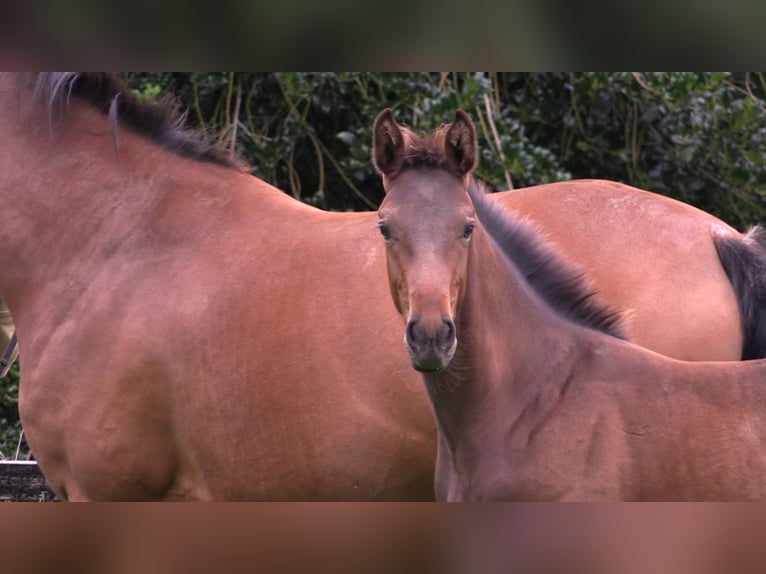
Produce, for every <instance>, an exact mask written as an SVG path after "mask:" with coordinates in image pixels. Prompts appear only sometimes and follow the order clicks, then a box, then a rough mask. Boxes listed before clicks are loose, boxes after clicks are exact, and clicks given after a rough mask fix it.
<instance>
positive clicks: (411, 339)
mask: <svg viewBox="0 0 766 574" xmlns="http://www.w3.org/2000/svg"><path fill="white" fill-rule="evenodd" d="M417 323H418V320H417V318H414V319H412V320H410V321H409V322H408V323H407V331H406V336H407V344H409V345H410V347H414V346H415V337H416V334H415V326H416V325H417Z"/></svg>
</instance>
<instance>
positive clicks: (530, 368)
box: [424, 229, 588, 457]
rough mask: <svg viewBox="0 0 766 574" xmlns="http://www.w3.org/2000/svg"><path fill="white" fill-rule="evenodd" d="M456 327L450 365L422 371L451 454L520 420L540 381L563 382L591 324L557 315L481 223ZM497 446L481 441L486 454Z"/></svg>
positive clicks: (471, 255) (474, 242)
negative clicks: (496, 423) (437, 370)
mask: <svg viewBox="0 0 766 574" xmlns="http://www.w3.org/2000/svg"><path fill="white" fill-rule="evenodd" d="M456 331H457V339H458V345H457V350H456V353H455V357H454V358H453V360H452V362H451V363H450V365H449V367H448V368H447V369H446V370H445V371H444V372H443V373H436V374H429V375H425V377H424V378H425V382H426V387H427V389H428V393H429V396H430V398H431V401H432V403H433V405H434V411H435V414H436V418H437V422H438V425H439V430H440V434H441V435H442V437H441V438H442V439H443V440H444V441H445V444H444V446H445V447H447V448H448V449H449V451H450V453H451V455H452V456H453V457H455V456H457V457H459V456H460V452H459V451H460V448H461V443H462V444H480V443H484V441H486V438H487V437H488V436H490V435H495V436H499V435H497V429H495V430H490V429H489V427H488V426H487V425H489V424H492V423H490V421H505V422H507V421H512V420H514V419H515V418H518V417H519V416H520V413H521V412H522V411H524V409H525V408H526V407H527V405H528V404H529V403H530V402H532V401H535V400H536V397H537V396H538V395H539V394H540V393H541V392H542V389H541V385H540V383H539V381H541V380H545V381H548V382H546V386H547V387H548V388H550V386H551V385H553V386H555V385H556V384H557V383H558V382H560V383H561V384H563V383H564V381H565V377H561V381H558V379H557V374H558V373H561V374H564V373H566V372H567V369H569V368H570V365H571V363H572V361H573V356H575V355H576V353H577V348H578V345H579V342H578V341H579V339H578V337H580V336H582V335H583V331H585V332H586V333H587V331H588V330H587V329H583V328H581V327H578V326H576V325H574V324H572V323H570V322H569V321H568V320H566V319H563V318H561V317H560V316H559V315H558V314H557V313H555V312H554V311H553V310H552V309H551V308H550V307H549V306H548V305H547V304H546V303H545V302H543V300H542V299H541V298H540V296H539V295H537V293H536V292H535V291H534V290H533V289H532V288H531V287H530V286H529V284H528V283H527V282H526V280H525V279H524V278H523V276H522V275H521V273H520V272H519V271H518V270H517V269H516V268H515V267H514V266H513V265H512V264H510V263H509V262H508V261H507V260H506V259H505V256H504V255H503V254H502V253H500V251H499V250H498V249H496V248H495V246H494V244H493V243H492V241H491V239H490V238H489V237H488V236H487V235H486V234H485V233H484V231H483V230H481V229H477V230H476V232H475V234H474V238H473V239H472V245H471V252H470V255H469V262H468V278H467V283H466V292H465V297H464V299H463V301H462V303H461V305H460V308H459V310H458V315H457V317H456ZM465 421H470V424H464V422H465ZM477 421H483V422H479V423H477ZM466 428H470V429H472V433H473V435H469V434H468V433H467V432H466ZM500 432H501V433H502V432H503V431H500ZM491 448H492V447H491V446H490V445H486V444H483V446H482V449H483V451H485V452H486V451H487V449H491ZM440 456H441V455H440Z"/></svg>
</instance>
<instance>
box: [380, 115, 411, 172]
mask: <svg viewBox="0 0 766 574" xmlns="http://www.w3.org/2000/svg"><path fill="white" fill-rule="evenodd" d="M403 151H404V136H403V135H402V130H401V129H399V125H398V124H397V123H396V121H395V120H394V114H393V112H391V108H386V109H385V110H383V111H382V112H380V114H378V117H377V118H375V123H374V124H373V126H372V165H373V166H374V167H375V170H376V171H377V172H378V173H379V174H380V175H385V176H388V177H394V176H395V175H396V174H397V173H399V170H400V169H401V168H402V163H403V161H402V152H403Z"/></svg>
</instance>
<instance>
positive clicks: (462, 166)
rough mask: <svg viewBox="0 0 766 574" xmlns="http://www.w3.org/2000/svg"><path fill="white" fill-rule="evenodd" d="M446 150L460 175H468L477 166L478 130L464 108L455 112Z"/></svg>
mask: <svg viewBox="0 0 766 574" xmlns="http://www.w3.org/2000/svg"><path fill="white" fill-rule="evenodd" d="M444 151H445V153H446V154H447V159H448V160H449V162H450V163H451V164H452V166H453V167H454V168H455V170H457V172H458V174H459V175H461V176H464V175H467V174H468V173H470V172H472V171H473V170H474V168H476V131H475V130H474V129H473V122H472V121H471V118H470V117H468V114H467V113H465V112H464V111H463V110H457V111H456V112H455V121H454V122H452V125H451V126H450V128H449V130H448V131H447V137H446V138H445V140H444Z"/></svg>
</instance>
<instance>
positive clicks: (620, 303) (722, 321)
mask: <svg viewBox="0 0 766 574" xmlns="http://www.w3.org/2000/svg"><path fill="white" fill-rule="evenodd" d="M491 197H492V198H493V199H496V200H497V201H499V202H501V203H502V204H503V205H504V206H505V207H506V208H510V209H512V210H513V211H514V212H515V213H517V214H519V215H521V216H524V217H527V218H528V219H530V220H531V221H532V222H534V223H537V224H538V225H539V227H540V229H541V230H542V232H543V233H544V235H545V236H546V238H547V239H548V240H550V241H551V242H552V243H554V244H555V245H556V247H557V249H558V250H559V251H560V252H561V253H562V254H563V255H564V256H565V257H566V258H567V259H569V260H570V261H574V262H582V261H587V264H586V271H587V273H588V277H589V279H590V282H591V284H592V287H593V288H594V290H595V291H596V292H598V294H599V296H600V297H601V298H602V299H604V300H605V301H608V302H609V304H610V305H611V306H612V307H614V308H616V309H620V310H622V311H623V312H625V313H626V314H627V316H626V322H625V327H626V331H627V333H628V336H629V338H630V340H631V341H633V342H634V343H638V344H639V345H642V346H644V347H647V348H650V349H652V350H654V351H657V352H659V353H662V354H664V355H668V356H670V357H674V358H677V359H684V360H708V361H713V360H721V361H732V360H739V359H753V358H758V357H763V356H766V270H765V269H764V263H763V261H766V232H764V231H762V230H759V229H757V228H756V229H754V230H753V231H752V232H751V233H750V234H749V235H743V234H741V233H739V232H737V231H736V230H734V229H732V228H731V227H729V226H728V225H726V224H725V223H724V222H722V221H721V220H719V219H717V218H715V217H713V216H712V215H710V214H708V213H705V212H704V211H701V210H699V209H697V208H695V207H692V206H691V205H688V204H685V203H682V202H680V201H676V200H673V199H670V198H667V197H663V196H661V195H657V194H654V193H649V192H647V191H643V190H639V189H636V188H633V187H630V186H627V185H624V184H622V183H617V182H612V181H604V180H575V181H563V182H559V183H551V184H546V185H539V186H535V187H528V188H523V189H519V190H517V191H514V192H511V193H501V194H493V195H492V196H491ZM759 253H760V255H759ZM663 254H666V255H667V256H665V255H663ZM719 254H720V256H719ZM722 264H723V266H722ZM615 269H619V273H615V272H614V270H615ZM728 276H731V281H730V278H729V277H728ZM732 283H734V288H732ZM650 308H651V309H654V310H655V312H654V313H646V312H644V311H641V310H644V309H650ZM636 310H639V312H635V311H636ZM681 325H684V334H683V336H679V327H680V326H681Z"/></svg>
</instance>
